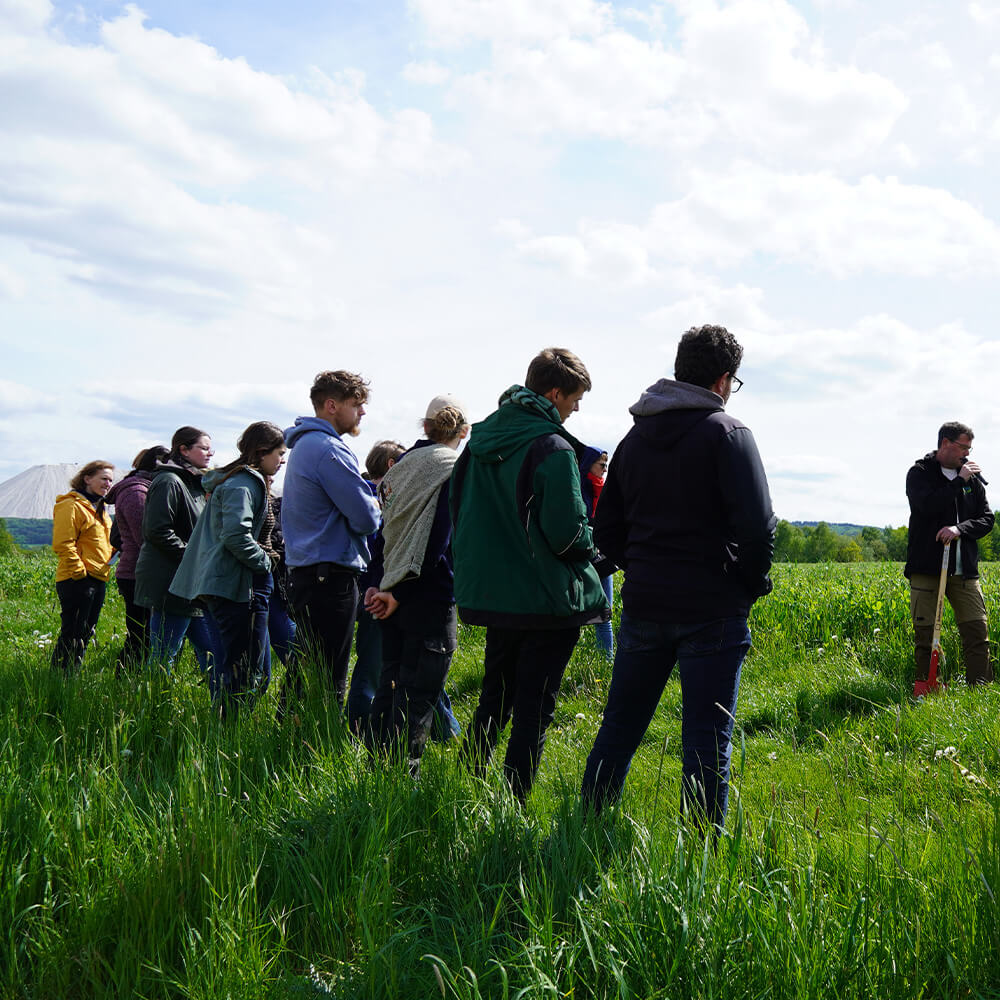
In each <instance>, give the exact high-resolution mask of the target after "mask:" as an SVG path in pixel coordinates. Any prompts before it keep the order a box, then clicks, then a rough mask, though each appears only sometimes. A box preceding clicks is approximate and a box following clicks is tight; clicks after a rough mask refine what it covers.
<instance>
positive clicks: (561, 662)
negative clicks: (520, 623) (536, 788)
mask: <svg viewBox="0 0 1000 1000" xmlns="http://www.w3.org/2000/svg"><path fill="white" fill-rule="evenodd" d="M579 638H580V629H579V627H573V628H566V629H551V630H544V631H543V630H534V629H510V628H499V627H495V626H489V627H488V628H487V629H486V657H485V664H484V676H483V689H482V692H481V693H480V695H479V705H478V706H477V707H476V714H475V715H474V716H473V718H472V722H471V723H470V724H469V731H468V733H467V734H466V737H465V743H464V744H463V745H462V752H461V755H460V759H461V760H462V761H463V762H464V763H465V764H466V766H468V767H469V768H470V770H472V772H473V773H474V774H477V775H479V776H480V777H482V776H483V775H484V774H485V772H486V767H487V765H488V764H489V762H490V758H491V757H492V756H493V750H494V748H495V747H496V744H497V739H498V738H499V736H500V733H501V732H502V731H503V730H504V728H506V726H507V723H508V722H509V721H510V720H511V718H512V717H513V725H512V727H511V732H510V740H509V741H508V743H507V756H506V758H505V759H504V765H503V769H504V775H505V777H506V778H507V780H508V781H509V782H510V786H511V788H512V789H513V791H514V794H515V795H516V796H517V797H518V798H519V799H521V800H522V801H523V800H524V799H525V798H526V797H527V795H528V792H530V791H531V785H532V782H533V781H534V780H535V773H536V772H537V770H538V761H539V759H540V758H541V755H542V749H543V747H544V746H545V730H546V729H548V727H549V724H550V723H551V722H552V719H553V717H554V716H555V709H556V696H557V695H558V694H559V685H560V684H561V683H562V677H563V673H565V671H566V665H567V664H568V663H569V658H570V657H571V656H572V655H573V649H574V647H575V646H576V643H577V640H578V639H579Z"/></svg>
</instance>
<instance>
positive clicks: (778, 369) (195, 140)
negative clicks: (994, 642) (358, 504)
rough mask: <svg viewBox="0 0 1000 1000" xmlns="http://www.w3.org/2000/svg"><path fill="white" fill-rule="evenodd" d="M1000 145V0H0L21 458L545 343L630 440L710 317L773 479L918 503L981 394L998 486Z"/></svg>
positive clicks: (844, 506) (802, 497)
mask: <svg viewBox="0 0 1000 1000" xmlns="http://www.w3.org/2000/svg"><path fill="white" fill-rule="evenodd" d="M998 147H1000V3H997V2H995V0H974V2H964V0H956V2H955V3H951V4H945V3H941V2H940V0H935V2H932V3H925V2H922V0H906V2H903V0H898V2H897V0H878V2H870V0H812V2H804V0H803V2H796V3H790V2H786V0H734V2H721V0H674V2H667V3H663V2H643V0H631V2H623V3H598V2H593V0H335V2H333V3H330V2H326V3H320V2H298V0H289V2H288V3H286V4H282V5H278V4H275V3H273V2H266V0H240V2H235V0H213V2H212V3H210V4H207V3H204V2H191V0H146V2H143V3H142V4H141V6H140V5H134V4H126V5H121V4H118V3H114V2H110V0H108V2H102V0H93V2H89V0H88V2H85V3H61V2H57V3H52V2H49V0H0V347H2V366H0V480H2V479H5V478H7V477H9V476H12V475H14V474H16V473H17V472H20V471H21V470H23V469H25V468H27V467H28V466H30V465H34V464H38V463H49V462H66V461H80V462H82V461H85V460H87V459H90V458H93V457H108V458H110V459H111V460H113V461H115V462H126V463H127V461H128V460H129V459H130V458H131V456H132V454H134V452H135V451H137V450H138V449H139V448H140V447H142V446H144V445H147V444H150V443H153V442H157V441H164V440H165V439H167V438H168V437H169V435H170V433H171V432H172V431H173V429H174V428H175V427H176V426H178V425H179V424H183V423H193V424H196V425H198V426H203V427H205V428H206V429H207V430H209V431H210V432H211V433H212V435H213V438H214V441H215V444H216V446H217V448H218V450H219V454H220V457H227V456H229V455H231V454H232V453H233V446H234V442H235V439H236V437H237V435H238V433H239V431H240V429H242V427H244V426H245V425H246V424H247V423H249V422H250V421H251V420H257V419H270V420H274V421H275V422H277V423H281V424H287V423H290V422H291V420H292V419H293V418H294V417H295V416H296V415H297V414H300V413H305V412H307V411H308V396H307V393H308V386H309V384H310V382H311V380H312V376H313V375H314V374H315V373H316V372H317V371H319V370H321V369H324V368H348V369H351V370H354V371H360V372H362V373H364V374H365V375H366V376H367V377H368V378H370V379H371V384H372V396H371V400H370V403H369V407H368V415H367V416H366V418H365V432H364V434H363V435H362V436H361V437H360V438H359V439H357V441H356V442H355V446H356V450H357V451H358V452H359V454H360V455H361V456H362V458H363V456H364V454H365V452H366V451H367V449H368V447H369V446H370V445H371V444H372V443H374V441H375V440H376V439H377V438H380V437H387V436H389V437H397V438H400V439H402V440H404V441H407V442H408V441H410V440H411V439H412V438H414V437H415V434H416V429H417V426H416V425H417V418H418V417H419V416H420V414H421V413H422V411H423V407H424V406H425V405H426V402H427V400H428V399H429V398H430V397H431V396H433V395H435V394H436V393H439V392H443V391H445V392H454V393H456V394H458V395H460V396H462V397H463V398H464V399H465V400H466V401H467V402H468V405H469V407H470V409H471V411H472V416H473V417H474V418H477V419H478V418H481V417H483V416H485V415H486V414H487V413H488V412H489V411H490V410H491V409H492V408H493V407H494V405H495V402H496V398H497V396H498V395H499V393H500V392H501V391H502V390H503V389H505V388H506V387H507V386H508V385H510V384H512V383H514V382H519V381H521V380H522V379H523V376H524V370H525V367H526V364H527V361H528V360H529V359H530V358H531V356H532V355H533V354H534V353H535V352H536V351H537V350H538V349H539V348H540V347H544V346H547V345H562V346H566V347H569V348H571V349H572V350H575V351H576V352H577V353H578V354H579V355H580V356H581V357H582V358H583V359H584V361H585V363H586V364H587V366H588V367H589V369H590V371H591V374H592V375H593V378H594V389H593V391H592V392H591V393H590V394H589V395H588V396H587V397H586V398H585V400H584V404H583V408H582V409H581V412H580V413H579V414H577V415H575V416H574V417H573V418H572V421H571V423H570V425H569V426H570V429H571V430H572V431H574V432H575V433H576V434H577V435H578V436H579V437H581V438H582V439H583V440H585V441H587V442H588V443H595V444H603V445H604V446H605V447H609V448H610V447H613V445H614V444H615V442H616V441H617V440H619V438H620V437H621V436H622V435H623V434H624V432H625V431H626V430H627V429H628V427H629V426H630V417H629V415H628V412H627V408H628V405H629V404H630V403H631V402H633V401H634V400H635V399H636V398H637V397H638V395H639V393H640V392H641V390H642V389H643V388H644V387H645V386H647V385H648V384H649V383H651V382H653V381H654V380H655V379H656V378H658V377H660V376H662V375H670V374H671V373H672V367H673V357H674V350H675V347H676V342H677V339H678V337H679V335H680V334H681V333H682V332H683V331H684V330H685V329H687V328H688V327H690V326H692V325H697V324H701V323H706V322H715V323H722V324H725V325H726V326H728V327H729V328H730V329H731V330H732V331H733V332H734V333H736V335H737V336H738V338H739V339H740V340H741V341H742V342H743V344H744V346H745V348H746V354H745V359H744V364H743V367H742V369H741V371H740V375H741V376H742V377H743V378H744V380H745V382H746V386H745V388H744V390H743V391H742V392H741V393H740V394H739V395H738V396H735V397H733V399H732V401H731V403H730V405H729V409H730V411H731V412H733V413H734V414H735V415H736V416H738V417H739V418H741V419H742V420H744V421H745V422H746V423H747V424H749V426H750V427H751V428H752V429H753V430H754V433H755V436H756V438H757V441H758V444H759V446H760V450H761V453H762V455H763V457H764V462H765V465H766V467H767V470H768V475H769V478H770V482H771V489H772V494H773V498H774V503H775V509H776V511H777V513H778V514H779V516H782V517H785V518H788V519H805V520H818V519H827V520H837V521H854V522H861V523H870V524H877V525H884V524H901V523H903V522H904V521H905V517H906V501H905V496H904V494H903V479H904V476H905V473H906V469H907V468H908V466H909V465H910V464H911V462H912V461H913V459H914V458H916V457H917V456H919V455H922V454H923V453H924V452H926V451H928V450H930V449H931V448H933V446H934V434H935V431H936V428H937V426H938V425H939V424H940V423H941V422H942V421H943V420H946V419H956V418H957V419H961V420H964V421H966V422H968V423H970V424H972V426H973V428H974V429H975V431H976V435H977V437H976V448H975V451H974V452H973V455H974V457H976V458H977V459H978V460H979V462H980V464H981V465H982V466H983V470H984V472H985V474H986V476H987V478H990V477H991V475H992V478H993V479H994V480H996V485H995V486H994V488H993V489H994V492H995V497H994V498H992V499H993V500H994V504H995V505H997V504H1000V460H998V459H1000V417H998V402H997V397H998V385H1000V378H998V376H1000V336H998V333H997V331H996V323H997V303H998V296H997V293H996V287H997V283H998V277H1000V275H998V272H1000V225H998V220H1000V195H998V193H997V184H996V169H995V162H996V156H997V152H998ZM991 167H992V169H991ZM990 178H993V179H992V180H991V179H990ZM680 471H681V472H682V474H688V475H698V470H697V469H691V470H680Z"/></svg>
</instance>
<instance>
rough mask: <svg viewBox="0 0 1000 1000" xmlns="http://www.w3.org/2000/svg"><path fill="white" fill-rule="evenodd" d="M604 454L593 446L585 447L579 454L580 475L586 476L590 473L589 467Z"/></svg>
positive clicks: (600, 449)
mask: <svg viewBox="0 0 1000 1000" xmlns="http://www.w3.org/2000/svg"><path fill="white" fill-rule="evenodd" d="M603 454H604V449H603V448H595V447H594V446H593V445H589V444H588V445H586V446H585V447H584V449H583V451H581V452H580V453H579V455H580V472H581V474H582V475H584V476H585V475H586V474H587V473H588V472H590V467H591V466H592V465H593V464H594V462H596V461H597V460H598V459H599V458H600V457H601V455H603Z"/></svg>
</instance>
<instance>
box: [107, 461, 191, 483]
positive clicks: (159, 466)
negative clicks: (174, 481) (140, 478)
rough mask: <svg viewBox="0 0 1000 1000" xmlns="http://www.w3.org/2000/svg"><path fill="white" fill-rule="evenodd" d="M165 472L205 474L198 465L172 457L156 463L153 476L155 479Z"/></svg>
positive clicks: (186, 474)
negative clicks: (178, 460) (175, 459)
mask: <svg viewBox="0 0 1000 1000" xmlns="http://www.w3.org/2000/svg"><path fill="white" fill-rule="evenodd" d="M164 472H173V473H174V474H175V475H176V474H180V475H182V476H189V477H191V478H194V479H201V477H202V476H203V475H204V474H205V470H204V469H199V468H197V466H194V465H191V464H190V463H186V464H183V465H182V464H181V463H180V462H175V461H174V460H173V459H172V458H168V459H167V460H166V461H164V462H157V463H156V469H155V471H154V472H153V478H154V479H155V478H156V477H157V476H158V475H160V474H161V473H164ZM122 482H124V480H122Z"/></svg>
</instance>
